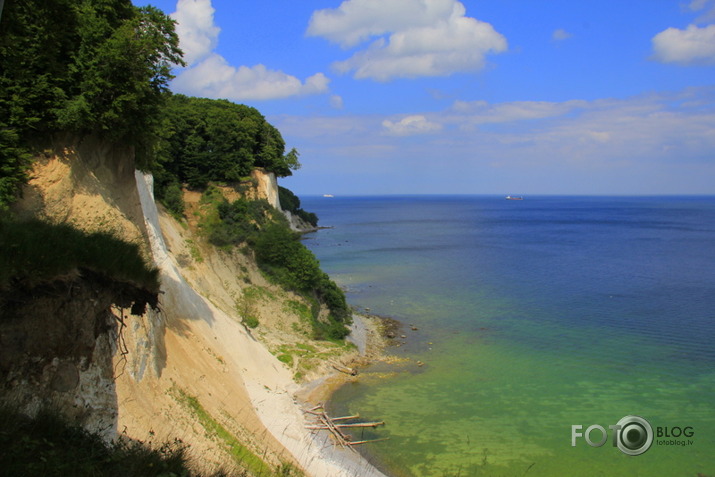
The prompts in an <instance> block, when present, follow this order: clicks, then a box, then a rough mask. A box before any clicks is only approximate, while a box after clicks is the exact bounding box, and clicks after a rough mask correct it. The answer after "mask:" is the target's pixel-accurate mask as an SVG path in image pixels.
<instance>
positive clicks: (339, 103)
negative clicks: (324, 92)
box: [330, 94, 344, 109]
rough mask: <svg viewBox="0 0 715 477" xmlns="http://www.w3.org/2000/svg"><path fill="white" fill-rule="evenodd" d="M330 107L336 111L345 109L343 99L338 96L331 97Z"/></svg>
mask: <svg viewBox="0 0 715 477" xmlns="http://www.w3.org/2000/svg"><path fill="white" fill-rule="evenodd" d="M330 106H332V107H333V108H335V109H343V106H344V104H343V98H342V97H341V96H339V95H337V94H334V95H332V96H331V97H330Z"/></svg>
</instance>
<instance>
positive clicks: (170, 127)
mask: <svg viewBox="0 0 715 477" xmlns="http://www.w3.org/2000/svg"><path fill="white" fill-rule="evenodd" d="M284 153H285V141H284V140H283V137H282V136H281V134H280V132H279V131H278V130H277V129H276V128H275V127H273V126H272V125H271V124H269V123H268V122H267V121H266V119H265V118H264V117H263V115H261V113H259V112H258V110H256V109H255V108H251V107H249V106H246V105H243V104H235V103H231V102H230V101H226V100H212V99H206V98H192V97H187V96H184V95H179V94H177V95H173V96H172V97H171V98H170V100H169V101H168V104H167V107H166V108H165V121H164V123H163V129H162V141H161V147H160V148H159V151H158V158H159V161H158V164H157V165H156V166H155V175H156V176H157V177H158V178H160V180H158V181H157V185H158V189H159V192H160V193H159V196H161V188H162V187H164V186H166V185H168V184H170V183H171V182H174V181H179V182H182V183H187V184H188V185H189V186H190V187H192V188H204V187H206V185H207V184H208V183H209V182H211V181H229V182H237V181H239V180H241V179H242V178H245V177H247V176H248V175H250V173H251V171H252V170H253V169H255V168H256V167H263V168H265V169H266V170H268V171H270V172H274V173H275V174H276V175H277V176H279V177H284V176H286V175H290V174H291V171H292V170H295V169H296V168H297V167H299V163H298V161H297V157H298V153H297V151H295V150H292V151H291V152H290V153H288V154H286V155H284Z"/></svg>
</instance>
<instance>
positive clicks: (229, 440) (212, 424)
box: [173, 388, 274, 475]
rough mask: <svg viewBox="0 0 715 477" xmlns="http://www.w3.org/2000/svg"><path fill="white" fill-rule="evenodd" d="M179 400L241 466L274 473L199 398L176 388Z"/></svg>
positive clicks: (264, 473)
mask: <svg viewBox="0 0 715 477" xmlns="http://www.w3.org/2000/svg"><path fill="white" fill-rule="evenodd" d="M173 390H174V392H175V396H176V398H177V400H178V401H179V402H180V403H182V404H184V405H185V406H186V407H187V408H188V409H189V410H190V411H191V413H192V414H193V415H194V416H195V417H196V419H198V421H199V423H200V424H201V426H202V427H203V428H204V430H206V432H207V433H208V434H209V435H211V436H213V437H215V438H217V439H218V440H219V441H220V442H221V443H223V445H224V446H225V447H226V449H228V451H229V453H230V454H231V456H232V457H233V460H234V462H235V463H236V464H237V465H238V466H239V467H241V468H245V469H247V470H248V471H249V472H251V473H252V474H255V475H273V474H274V473H273V469H271V466H270V465H268V464H267V463H266V462H264V461H263V459H261V458H260V457H258V456H257V455H256V454H254V453H253V452H251V451H250V450H249V449H248V448H247V447H246V446H245V445H243V444H242V443H241V442H240V441H239V440H238V439H237V438H236V436H234V435H233V434H232V433H231V432H229V431H228V430H227V429H226V428H225V427H223V426H222V425H221V423H219V422H218V421H216V420H215V419H214V418H213V417H212V416H211V414H209V413H208V411H206V409H204V407H203V406H202V405H201V403H200V402H199V400H198V399H197V398H196V397H194V396H191V395H189V394H187V393H186V392H184V391H183V390H181V389H178V388H174V389H173Z"/></svg>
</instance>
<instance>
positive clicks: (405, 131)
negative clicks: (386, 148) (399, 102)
mask: <svg viewBox="0 0 715 477" xmlns="http://www.w3.org/2000/svg"><path fill="white" fill-rule="evenodd" d="M382 127H383V128H384V132H385V133H386V134H389V135H392V136H413V135H415V134H429V133H434V132H437V131H440V130H441V129H442V125H440V124H439V123H436V122H432V121H428V120H427V118H426V117H424V116H423V115H421V114H415V115H412V116H405V117H404V118H402V119H400V120H399V121H390V120H389V119H386V120H384V121H383V122H382Z"/></svg>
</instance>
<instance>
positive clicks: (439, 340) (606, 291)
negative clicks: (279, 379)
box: [303, 196, 715, 476]
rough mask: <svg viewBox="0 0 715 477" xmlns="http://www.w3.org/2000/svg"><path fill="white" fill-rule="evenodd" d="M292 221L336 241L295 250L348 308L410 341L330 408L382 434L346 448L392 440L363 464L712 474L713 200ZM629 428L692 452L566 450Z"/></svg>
mask: <svg viewBox="0 0 715 477" xmlns="http://www.w3.org/2000/svg"><path fill="white" fill-rule="evenodd" d="M303 206H304V208H305V209H307V210H310V211H313V212H316V213H317V214H318V216H319V217H320V219H321V225H324V226H333V227H334V228H331V229H326V230H321V231H319V232H317V233H315V234H311V235H310V236H308V237H307V238H306V241H305V243H306V245H307V246H308V247H309V248H311V249H312V250H313V251H314V252H315V253H316V255H317V256H318V258H319V259H320V260H321V265H322V267H323V269H324V270H325V271H327V272H328V273H329V274H330V275H331V276H332V277H333V278H334V279H335V280H336V281H337V282H338V283H339V284H340V285H342V286H343V287H345V288H346V289H347V296H348V301H349V302H350V303H351V304H353V305H356V306H361V307H369V308H370V309H371V311H372V312H374V313H378V314H384V315H389V316H393V317H395V318H397V319H399V320H401V321H402V322H403V323H405V324H407V325H414V326H415V327H417V328H418V330H417V331H413V330H412V329H411V327H410V326H407V327H405V328H404V330H403V331H402V333H404V334H405V335H406V336H407V338H406V340H404V341H405V342H406V343H405V345H403V346H401V347H399V348H393V349H392V350H391V352H392V353H393V354H395V355H396V356H398V357H400V358H403V359H402V361H400V362H398V363H393V364H384V363H381V364H376V365H374V366H372V367H370V368H367V369H365V370H363V372H362V373H361V375H362V377H361V379H360V380H359V381H358V383H356V384H351V385H347V386H345V387H343V388H341V389H340V390H339V391H338V392H337V393H336V395H335V396H334V398H333V399H332V401H331V403H330V407H331V411H332V412H334V413H336V414H342V413H343V412H359V413H360V414H361V415H362V416H364V417H366V418H370V419H372V418H375V419H381V420H385V421H386V422H387V426H386V427H384V428H379V429H377V430H376V431H374V432H371V433H367V432H365V433H362V434H358V437H360V436H362V437H389V438H390V439H389V440H388V441H384V442H380V443H376V444H369V445H366V446H363V448H362V449H363V452H365V455H366V457H367V458H368V459H370V460H371V461H373V462H375V463H376V465H378V466H379V467H380V468H381V469H383V470H384V471H385V472H386V473H388V474H390V475H392V476H443V475H449V476H453V475H454V476H456V475H459V476H468V475H491V476H522V475H528V476H540V475H543V476H545V475H618V474H626V473H627V474H630V475H692V476H697V475H698V474H703V475H715V404H714V402H715V399H714V398H715V367H714V366H713V364H714V363H715V347H714V346H713V343H714V339H715V266H713V265H715V198H687V197H683V198H671V197H668V198H590V197H589V198H585V197H581V198H579V197H568V198H566V197H534V198H527V200H524V201H505V200H503V198H498V197H431V196H428V197H381V198H333V199H326V198H306V199H304V200H303ZM417 361H422V362H424V363H425V365H424V366H422V367H420V366H418V365H417ZM626 415H639V416H643V417H645V418H646V419H647V420H648V421H649V422H650V423H651V425H652V426H653V428H654V430H657V428H658V427H660V428H662V429H664V428H668V429H670V430H671V431H672V429H673V428H674V427H678V428H681V429H682V428H685V427H688V426H689V427H691V428H692V430H693V435H692V437H690V438H685V437H681V438H680V439H665V441H666V442H663V438H660V439H659V438H657V437H656V441H655V443H654V444H653V445H652V447H651V448H650V449H649V450H648V451H647V452H646V453H644V454H643V455H640V456H636V457H632V456H626V455H625V454H623V453H622V452H621V451H619V450H618V449H617V448H615V447H613V446H612V445H611V441H610V438H611V437H612V436H611V434H609V436H608V437H609V441H608V443H607V445H604V446H603V447H591V446H589V445H588V444H587V443H586V442H585V441H584V439H582V438H581V439H577V441H576V446H572V445H571V438H572V435H571V429H572V428H571V426H572V425H576V424H578V425H582V426H583V429H586V428H587V427H589V426H590V425H592V424H599V425H601V426H603V427H604V428H605V429H608V426H609V425H613V424H616V423H617V422H618V420H620V419H621V418H622V417H624V416H626ZM591 437H592V438H593V440H596V441H597V440H599V439H598V437H600V436H599V435H598V433H594V434H593V435H592V436H591ZM670 441H673V442H670ZM668 444H669V445H668ZM673 444H675V445H673ZM678 444H687V445H678Z"/></svg>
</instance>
